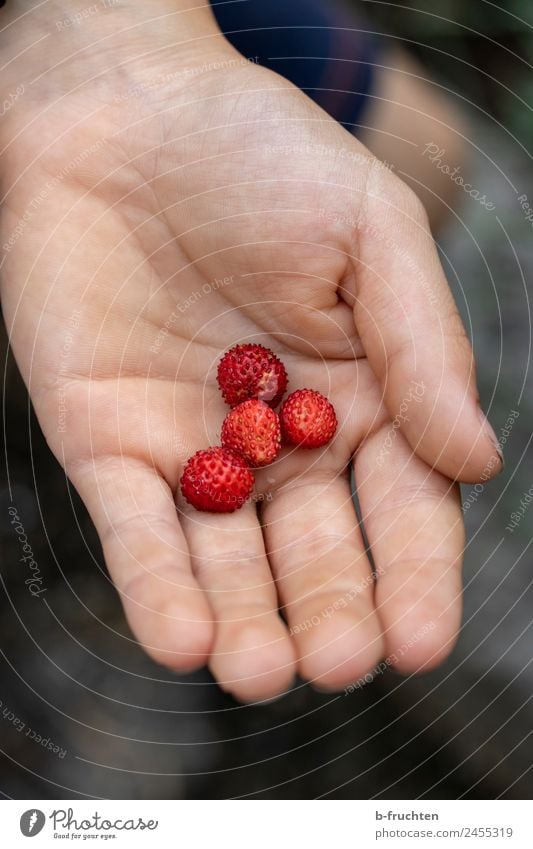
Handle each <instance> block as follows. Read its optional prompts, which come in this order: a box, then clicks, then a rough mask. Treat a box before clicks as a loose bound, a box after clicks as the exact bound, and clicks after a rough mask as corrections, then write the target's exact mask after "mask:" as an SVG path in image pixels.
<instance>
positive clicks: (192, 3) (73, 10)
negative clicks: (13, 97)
mask: <svg viewBox="0 0 533 849" xmlns="http://www.w3.org/2000/svg"><path fill="white" fill-rule="evenodd" d="M0 27H1V31H0V52H1V53H2V58H3V59H4V62H5V73H4V72H3V73H2V75H1V79H0V98H2V96H5V95H6V94H8V93H9V92H10V91H12V90H13V89H14V88H17V89H18V90H20V88H21V86H23V87H24V88H25V97H24V100H25V101H26V102H31V100H32V99H34V100H36V101H37V102H39V103H40V104H42V101H43V98H44V99H47V98H49V97H53V98H56V97H58V96H61V95H62V94H66V93H68V92H70V91H74V90H76V89H78V88H83V87H84V86H87V87H88V88H92V90H93V91H97V92H98V93H99V94H101V93H102V92H104V94H105V90H106V88H108V87H109V89H110V90H112V92H113V95H114V96H116V94H117V88H118V89H120V88H125V89H126V88H129V87H131V86H132V85H136V84H142V83H143V82H146V81H148V80H149V79H150V77H151V75H153V73H154V72H155V71H157V73H158V74H160V73H161V71H162V69H164V68H165V66H166V65H168V67H169V70H170V68H172V69H179V68H180V67H184V68H189V67H194V66H195V65H196V64H200V63H202V62H206V61H209V58H210V57H216V56H219V55H220V53H221V52H228V51H232V50H233V48H231V47H230V45H229V43H228V42H227V41H226V39H225V38H224V36H223V35H222V34H221V33H220V30H219V28H218V26H217V24H216V21H215V18H214V15H213V13H212V11H211V7H210V4H209V3H208V2H205V0H150V2H149V3H144V2H140V0H93V2H92V3H88V2H87V0H48V2H47V3H45V4H42V3H37V2H35V3H30V4H29V8H28V2H27V0H8V3H7V6H6V7H3V8H2V9H0Z"/></svg>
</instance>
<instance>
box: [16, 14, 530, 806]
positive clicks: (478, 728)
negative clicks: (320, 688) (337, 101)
mask: <svg viewBox="0 0 533 849" xmlns="http://www.w3.org/2000/svg"><path fill="white" fill-rule="evenodd" d="M324 2H327V0H324ZM415 5H416V7H417V8H416V10H414V9H413V8H411V7H410V6H409V4H408V3H403V2H375V0H372V2H357V3H355V2H354V3H352V6H353V8H354V9H355V10H356V11H357V15H358V18H357V19H356V20H355V22H354V27H355V28H356V29H358V30H359V31H365V32H366V31H368V32H372V33H374V34H375V36H374V37H377V38H378V39H379V43H380V44H381V45H398V44H401V45H402V46H403V48H405V49H407V50H409V51H411V53H412V54H413V55H414V56H416V57H417V59H418V60H419V61H420V62H421V63H422V64H423V66H424V68H425V71H426V75H427V76H428V77H431V78H433V79H434V80H435V81H436V82H437V83H438V85H439V86H444V87H445V88H447V89H448V90H449V92H450V97H451V99H452V101H453V102H454V104H455V106H457V107H460V108H461V109H462V110H463V111H464V113H465V115H466V118H467V121H468V126H469V130H468V133H467V138H468V144H467V147H468V161H467V163H466V164H465V165H464V166H463V169H462V170H463V173H464V174H465V175H468V178H469V179H468V181H469V182H470V183H471V184H472V185H474V186H476V187H477V188H478V189H479V190H480V193H481V194H484V195H486V197H487V199H489V200H490V201H491V202H493V203H494V206H495V208H494V210H492V211H490V212H489V211H488V210H487V209H486V208H485V207H483V206H482V205H480V204H479V203H478V202H476V201H475V200H473V199H472V198H471V197H470V196H467V195H464V196H463V197H461V198H459V201H460V204H459V206H458V207H457V209H456V213H455V214H452V215H451V216H449V219H448V221H447V223H446V224H445V226H444V227H443V228H441V229H440V231H439V232H438V235H437V238H438V242H439V247H440V250H441V254H442V259H443V263H444V265H445V268H446V271H447V274H448V278H449V280H450V284H451V285H452V287H453V290H454V293H455V296H456V298H457V302H458V304H459V308H460V310H461V312H462V315H463V317H464V320H465V322H466V325H467V327H468V330H469V333H470V336H471V338H472V341H473V344H474V348H475V352H476V357H477V362H478V369H479V383H480V387H481V393H482V401H483V404H484V408H485V409H486V410H487V411H488V413H489V417H490V419H491V421H492V423H493V425H494V427H495V430H496V433H497V434H498V436H499V437H500V439H501V441H502V444H503V445H504V452H505V458H506V468H505V471H504V473H503V474H502V475H501V476H500V477H499V478H498V479H497V480H495V481H494V482H492V483H490V485H487V486H482V487H481V488H479V487H477V488H473V487H472V488H471V487H463V503H464V505H465V517H466V522H467V527H468V534H469V537H468V546H467V551H466V566H465V573H464V582H465V613H464V625H463V629H462V632H461V637H460V641H459V645H458V647H457V649H456V650H455V651H454V653H453V655H452V656H451V658H450V659H449V661H448V662H447V663H446V664H445V665H444V666H443V667H442V668H440V669H439V670H437V671H435V672H433V673H431V674H429V675H424V676H421V677H410V678H402V677H400V676H399V675H397V674H396V673H394V672H393V671H390V670H388V671H386V672H385V673H383V674H382V675H378V676H377V677H376V678H375V680H374V681H373V682H372V683H369V684H368V685H367V686H365V687H364V688H362V689H358V690H355V692H353V693H351V694H349V695H344V694H340V695H333V696H332V695H328V696H326V695H322V694H318V693H316V692H314V691H313V690H312V689H311V688H310V687H308V686H305V685H303V684H301V683H300V684H299V685H297V686H296V687H295V689H294V691H293V692H292V693H290V694H289V695H287V696H286V697H284V698H283V699H282V700H280V701H278V702H276V703H273V704H271V705H264V706H254V707H244V706H242V705H239V704H237V703H235V702H234V701H232V700H231V698H229V697H228V696H225V695H224V694H222V693H221V692H220V691H219V690H218V688H217V687H216V686H215V685H214V683H213V682H212V680H211V678H210V676H209V674H208V673H207V672H205V671H202V672H199V673H197V674H195V675H192V676H188V677H183V678H180V677H178V676H174V675H172V674H170V673H168V672H166V671H165V670H163V669H162V668H159V667H157V666H155V665H154V664H153V663H152V662H151V661H149V660H148V658H146V657H145V656H144V654H143V653H142V652H141V650H140V649H139V648H138V647H137V645H136V643H135V641H134V640H133V639H132V636H131V634H130V633H129V631H128V629H127V626H126V625H125V622H124V619H123V617H122V613H121V608H120V604H119V602H118V598H117V596H116V594H115V592H114V590H113V589H112V587H111V585H110V583H109V581H108V578H107V574H106V571H105V566H104V564H103V559H102V555H101V551H100V547H99V544H98V541H97V538H96V535H95V532H94V530H93V528H92V525H91V523H90V521H89V520H88V518H87V516H86V513H85V510H84V508H83V506H82V504H81V503H80V501H79V499H78V498H77V496H76V494H75V493H74V492H73V491H72V490H71V489H70V488H69V485H68V482H67V481H66V480H65V477H64V475H63V473H62V471H61V469H60V468H59V466H58V465H57V463H56V462H55V460H54V459H53V457H52V456H51V454H50V453H49V451H48V449H47V446H46V443H45V441H44V439H43V437H42V435H41V433H40V430H39V428H38V426H37V425H36V422H35V420H34V418H33V415H32V412H31V409H30V406H29V403H28V398H27V394H26V391H25V388H24V386H23V384H22V382H21V380H20V378H19V376H18V373H17V371H16V367H15V366H14V363H13V361H12V358H11V357H10V356H9V355H8V354H7V345H6V340H5V336H4V338H3V342H2V346H3V350H4V352H5V357H4V360H5V377H4V390H5V393H4V401H5V441H6V444H5V457H4V459H6V458H7V478H5V479H4V480H6V481H7V482H6V483H2V486H1V488H0V534H1V575H0V577H1V587H0V598H1V625H0V741H1V744H0V750H1V751H0V791H1V792H2V793H3V795H5V796H8V797H14V798H18V799H22V798H42V799H46V798H73V799H75V798H91V797H104V798H125V799H128V798H140V799H143V798H146V799H149V798H161V799H167V798H169V799H172V798H176V799H177V798H228V797H241V796H250V797H253V798H269V797H270V798H315V797H319V796H327V797H329V798H373V797H376V798H406V799H409V798H418V797H422V798H439V799H443V798H457V797H464V798H496V797H503V798H530V797H531V796H532V795H533V770H532V767H533V742H532V738H531V735H532V733H533V704H532V700H533V664H532V657H533V651H532V649H533V634H532V630H533V629H532V627H531V624H532V616H533V589H532V585H531V582H532V579H533V552H532V549H531V537H532V533H531V531H532V527H533V504H532V505H531V506H529V501H530V500H531V495H529V496H528V497H527V498H526V495H527V493H528V492H529V491H530V490H531V493H533V489H532V484H533V464H532V457H533V452H532V451H531V445H530V442H531V437H532V427H531V422H532V413H533V410H532V407H533V394H532V391H531V388H532V387H531V376H530V372H529V365H530V331H531V315H530V295H531V294H532V292H533V287H532V283H531V281H532V276H533V275H532V273H533V230H532V227H533V222H532V221H528V220H527V217H526V216H527V210H526V209H525V208H524V203H526V202H529V203H530V204H531V206H532V207H533V168H532V163H531V148H532V144H531V142H532V135H533V120H532V107H533V75H532V68H531V64H530V63H531V62H532V61H533V8H531V7H530V5H529V4H528V3H526V2H525V0H505V2H504V0H501V2H499V3H498V4H496V3H491V2H488V1H487V0H477V2H471V3H465V2H464V0H417V3H416V4H415ZM371 96H372V91H371V92H370V96H369V97H370V98H371ZM358 121H359V122H360V123H361V124H362V125H364V123H365V110H363V112H362V113H361V115H360V116H359V117H358ZM354 131H355V132H356V134H357V133H358V127H355V128H354ZM427 141H428V142H429V141H431V139H428V140H427ZM524 195H525V196H527V199H528V201H523V196H524ZM520 198H522V200H520ZM528 498H529V501H528ZM12 502H13V503H14V504H15V505H16V507H17V511H18V514H19V516H20V520H21V522H22V525H23V527H24V532H25V533H26V534H27V536H28V540H29V544H30V545H31V548H32V551H33V555H34V559H35V561H36V563H37V564H38V567H39V570H40V578H41V583H40V584H39V588H41V589H44V588H45V589H46V595H45V598H46V603H43V601H42V598H41V599H37V598H34V597H32V596H31V594H30V592H28V588H27V586H25V585H24V582H23V580H22V579H21V565H20V556H21V554H20V546H19V543H18V541H17V536H16V534H15V533H14V532H13V527H12V525H11V516H10V514H9V513H8V509H9V507H10V505H11V503H12ZM466 505H468V506H466ZM513 514H514V518H513ZM517 517H518V519H517ZM509 528H510V529H509Z"/></svg>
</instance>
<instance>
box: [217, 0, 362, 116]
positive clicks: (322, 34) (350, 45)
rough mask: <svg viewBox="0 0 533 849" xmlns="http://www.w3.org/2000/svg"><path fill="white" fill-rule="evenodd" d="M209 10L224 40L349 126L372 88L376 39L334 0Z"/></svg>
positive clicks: (245, 1) (271, 0)
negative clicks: (290, 83) (297, 88)
mask: <svg viewBox="0 0 533 849" xmlns="http://www.w3.org/2000/svg"><path fill="white" fill-rule="evenodd" d="M211 5H212V7H213V11H214V13H215V16H216V18H217V21H218V24H219V26H220V28H221V30H222V31H223V32H224V33H225V34H226V36H227V38H228V40H229V41H230V42H231V43H232V44H233V46H234V47H235V48H236V49H237V50H239V52H240V53H242V54H243V56H246V57H247V58H250V59H251V58H256V57H257V61H258V62H259V64H261V65H264V66H265V67H267V68H270V69H271V70H273V71H276V72H277V73H278V74H281V75H282V76H284V77H286V78H287V79H289V80H290V81H291V82H293V83H294V84H295V85H297V86H298V87H299V88H301V89H303V90H304V91H305V92H306V93H307V94H308V95H309V96H310V97H312V98H313V100H315V101H316V102H317V103H318V104H319V105H320V106H322V108H323V109H325V110H326V111H327V112H329V114H330V115H332V116H333V117H334V118H335V119H336V120H337V121H340V123H341V124H343V125H344V126H346V127H347V129H350V130H353V129H354V125H357V123H358V122H359V120H360V118H361V113H362V111H363V109H364V106H365V104H366V101H367V99H368V95H369V93H370V92H371V88H372V77H373V68H372V63H373V61H374V60H375V54H376V47H377V45H376V41H375V39H374V38H373V37H372V36H371V35H369V34H368V33H365V32H364V24H363V27H362V29H361V28H360V27H361V21H360V20H359V19H358V18H357V16H356V14H355V13H351V12H350V11H348V10H347V7H346V6H345V5H344V3H342V4H341V3H337V2H336V0H234V2H215V0H211Z"/></svg>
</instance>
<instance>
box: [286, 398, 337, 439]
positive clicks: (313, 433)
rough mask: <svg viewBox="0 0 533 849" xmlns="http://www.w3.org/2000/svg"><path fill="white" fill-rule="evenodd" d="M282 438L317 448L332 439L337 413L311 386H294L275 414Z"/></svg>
mask: <svg viewBox="0 0 533 849" xmlns="http://www.w3.org/2000/svg"><path fill="white" fill-rule="evenodd" d="M279 417H280V421H281V432H282V434H283V437H284V439H285V440H286V441H287V442H290V443H292V444H293V445H299V446H300V447H301V448H319V447H320V446H321V445H326V444H327V443H328V442H329V441H330V439H332V438H333V435H334V434H335V431H336V430H337V416H336V415H335V410H334V408H333V405H332V404H330V402H329V401H328V399H327V398H325V397H324V396H323V395H321V394H320V392H315V391H314V389H297V390H296V392H293V393H292V394H291V395H289V397H288V398H287V399H286V401H284V402H283V406H282V407H281V410H280V413H279Z"/></svg>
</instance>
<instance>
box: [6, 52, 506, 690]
mask: <svg viewBox="0 0 533 849" xmlns="http://www.w3.org/2000/svg"><path fill="white" fill-rule="evenodd" d="M235 56H236V54H234V53H233V51H231V49H230V48H229V47H225V48H224V51H223V52H222V54H221V56H220V65H221V68H222V69H224V68H225V70H223V72H221V70H220V68H219V69H218V70H217V72H216V73H215V72H212V73H211V72H206V73H204V74H203V75H201V76H199V77H198V78H197V79H195V83H194V86H191V85H190V84H188V85H184V84H183V82H181V83H180V84H176V83H175V82H172V81H170V82H169V81H168V80H167V81H165V82H164V83H161V84H159V85H157V86H144V87H140V89H139V90H132V91H129V90H124V89H119V90H117V96H114V97H112V96H111V97H110V96H109V93H108V92H106V93H105V95H100V93H99V94H98V95H95V94H94V93H92V94H82V93H80V92H79V91H78V92H76V93H75V94H70V95H68V96H64V97H62V102H61V109H60V110H47V109H43V108H42V107H39V108H37V107H36V108H35V109H34V110H33V111H32V113H31V115H30V116H29V117H28V116H26V117H25V119H24V121H22V122H19V124H16V123H15V122H14V120H13V124H12V137H16V139H17V141H16V144H13V143H11V142H10V143H9V144H7V145H6V152H5V156H4V163H5V165H4V166H3V173H4V174H6V173H8V174H9V181H8V191H7V192H6V202H5V205H4V208H3V213H2V221H1V230H2V243H3V244H7V245H8V251H7V252H6V256H5V263H4V268H3V278H4V293H3V294H4V306H5V312H6V316H7V320H8V325H9V328H10V332H11V336H12V341H13V347H14V351H15V355H16V357H17V360H18V362H19V365H20V367H21V370H22V372H23V375H24V377H25V379H26V381H27V383H28V386H29V388H30V392H31V395H32V399H33V402H34V405H35V408H36V411H37V414H38V416H39V420H40V422H41V425H42V427H43V430H44V432H45V434H46V436H47V439H48V441H49V443H50V446H51V448H52V450H53V451H54V453H55V454H56V456H57V457H58V459H59V460H60V462H61V463H62V464H63V465H64V467H65V470H66V472H67V474H68V475H69V477H70V478H71V480H72V481H73V483H74V485H75V486H76V488H77V489H78V491H79V492H80V494H81V496H82V498H83V499H84V501H85V503H86V505H87V508H88V510H89V512H90V514H91V516H92V518H93V520H94V522H95V524H96V527H97V529H98V532H99V535H100V538H101V541H102V545H103V549H104V554H105V558H106V562H107V565H108V568H109V571H110V574H111V577H112V579H113V581H114V583H115V585H116V587H117V590H118V592H119V593H120V596H121V599H122V601H123V604H124V608H125V611H126V615H127V617H128V620H129V623H130V625H131V627H132V629H133V631H134V633H135V635H136V636H137V638H138V639H139V641H140V642H141V644H142V645H143V646H144V647H145V649H146V650H147V651H148V653H149V654H150V655H152V656H153V657H154V658H155V659H156V660H158V661H160V662H162V663H164V664H166V665H168V666H169V667H171V668H174V669H177V670H187V669H192V668H194V667H197V666H199V665H202V664H203V663H205V662H206V661H208V662H209V665H210V668H211V670H212V672H213V674H214V675H215V677H216V678H217V679H218V681H219V682H220V684H221V686H222V687H223V688H225V689H227V690H229V691H231V692H232V693H233V694H235V695H236V696H237V697H238V698H241V699H258V698H266V697H269V696H273V695H276V694H277V693H279V692H281V691H282V690H284V689H285V688H287V687H288V686H289V685H290V683H291V681H292V679H293V676H294V674H295V672H297V671H298V672H299V673H300V674H301V675H302V676H304V677H305V678H307V679H309V680H312V681H314V682H315V683H316V684H318V685H319V686H322V687H328V688H336V687H340V686H344V685H346V684H348V683H349V682H351V681H354V680H356V679H358V678H359V677H360V676H362V675H364V674H365V673H367V672H369V671H371V670H372V668H373V667H374V666H375V665H376V664H377V663H379V661H380V660H381V659H382V658H386V659H387V662H388V663H390V664H391V665H395V666H397V667H398V668H400V669H402V670H404V671H412V670H417V669H419V668H422V667H427V666H430V665H433V664H435V663H437V662H439V661H440V660H441V659H442V658H443V657H444V656H445V655H446V654H447V653H448V651H449V650H450V648H451V647H452V645H453V642H454V639H455V635H456V632H457V629H458V625H459V620H460V591H461V585H460V574H459V569H460V562H461V552H462V547H463V527H462V518H461V511H460V507H459V503H458V494H457V488H456V486H455V484H453V483H452V481H451V480H450V478H455V477H460V478H462V479H465V480H477V479H478V477H479V476H480V474H482V472H483V469H484V468H486V466H487V463H490V461H491V457H493V455H494V453H495V452H494V447H493V445H492V443H491V441H490V437H489V436H487V432H486V430H485V429H484V425H483V420H482V418H481V416H480V411H479V410H478V408H477V404H476V390H475V383H474V379H473V375H472V361H471V354H470V349H469V346H468V342H467V340H466V338H465V336H464V332H463V330H462V327H461V324H460V321H459V319H458V317H457V314H456V311H455V308H454V305H453V302H452V299H451V296H450V295H449V293H448V290H447V288H446V284H445V281H444V278H443V274H442V271H441V269H440V266H439V263H438V259H437V255H436V252H435V249H434V247H433V244H432V240H431V236H430V234H429V231H428V227H427V223H426V220H425V217H424V214H423V212H422V211H421V209H420V206H419V204H418V202H417V201H416V199H415V198H414V196H413V195H412V194H411V193H410V192H409V190H407V189H406V188H405V187H404V185H403V184H402V183H401V182H400V181H399V180H398V179H397V178H396V177H394V176H393V175H392V174H391V173H390V172H389V171H387V170H386V169H384V168H382V167H380V166H379V164H378V163H376V162H375V160H373V159H372V157H371V155H370V154H369V153H368V151H366V150H365V149H364V148H363V147H362V146H361V145H360V144H359V143H358V142H356V141H355V140H354V139H352V138H351V137H350V136H349V135H348V134H347V133H346V132H345V131H344V130H342V129H341V128H340V127H339V126H338V125H336V124H335V123H334V122H333V121H331V120H330V119H329V118H328V117H327V116H326V115H325V114H324V113H323V112H321V110H319V109H318V108H317V107H315V106H314V105H313V104H312V103H311V102H310V101H309V100H308V99H307V98H306V97H305V96H304V95H303V94H301V93H300V92H299V91H297V90H296V89H294V88H292V87H291V86H290V85H289V84H288V83H287V82H286V81H284V80H282V79H280V78H277V77H275V76H274V75H272V74H270V72H267V71H265V70H263V69H260V68H257V67H254V66H252V65H246V66H245V65H244V64H242V63H240V64H236V63H235ZM161 70H162V72H167V71H168V67H167V66H165V67H164V68H162V69H161ZM152 71H153V69H152ZM162 76H163V74H162ZM44 113H46V114H44ZM58 116H60V117H58ZM46 185H49V189H48V191H47V193H46V194H45V196H44V197H42V192H43V186H46ZM36 197H39V198H40V200H39V202H38V203H35V202H34V199H35V198H36ZM28 210H30V214H29V215H28V214H27V211H28ZM21 222H23V226H22V229H21V227H20V224H21ZM17 228H18V229H17ZM248 341H253V342H259V343H261V344H263V345H266V346H268V347H271V348H272V349H274V350H275V351H276V352H277V353H278V354H279V356H281V357H282V359H283V361H284V363H285V365H286V367H287V371H288V374H289V380H290V386H289V388H290V390H294V389H297V388H303V387H311V388H316V389H318V390H320V391H322V392H323V393H324V394H326V395H327V396H328V397H329V398H330V400H331V401H332V402H333V403H334V405H335V407H336V410H337V414H338V418H339V422H340V427H339V431H338V434H337V436H336V437H335V439H334V441H333V443H332V444H331V445H330V446H328V448H327V449H320V450H316V451H305V450H298V449H294V450H288V449H284V450H283V452H282V454H281V455H280V457H279V459H278V460H277V461H276V462H275V463H274V464H273V465H272V466H269V467H267V468H266V469H264V470H262V471H261V472H260V473H258V474H257V475H256V489H255V493H254V498H253V499H252V501H253V503H250V504H246V505H245V507H244V508H243V509H242V510H240V511H238V512H236V513H234V514H232V515H225V516H221V515H211V514H204V513H198V512H196V511H194V510H192V509H191V508H190V507H189V506H188V505H187V504H185V503H184V502H183V501H182V500H181V497H178V499H177V502H175V494H176V490H177V487H178V481H179V478H180V475H181V473H182V470H183V466H184V463H185V462H186V460H187V458H188V457H189V456H190V455H191V454H192V453H193V452H194V451H196V450H198V449H200V448H204V447H207V446H208V445H210V444H217V443H218V442H219V437H220V427H221V424H222V421H223V418H224V415H225V412H226V408H225V405H224V403H223V401H222V399H221V397H220V393H219V391H218V388H217V385H216V379H215V374H216V366H217V363H218V360H219V359H220V356H221V355H222V354H223V352H224V351H226V350H227V349H228V348H230V347H231V346H233V345H234V344H236V343H238V342H248ZM354 457H355V478H356V482H357V490H358V497H359V502H360V508H361V515H362V522H363V526H364V530H365V533H366V536H367V540H368V544H369V545H370V548H371V552H372V558H373V561H374V563H373V568H374V570H375V573H374V574H373V571H372V567H371V564H370V559H369V556H368V554H367V553H366V550H365V542H364V541H363V535H362V531H361V528H360V525H359V522H358V519H357V516H356V512H355V509H354V506H353V500H352V494H351V489H352V488H351V483H350V471H351V462H352V458H354ZM497 468H499V460H498V459H497V458H496V459H495V461H494V462H493V469H492V471H494V472H496V471H497ZM492 471H491V473H492ZM176 503H177V509H176ZM280 611H281V615H280Z"/></svg>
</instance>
